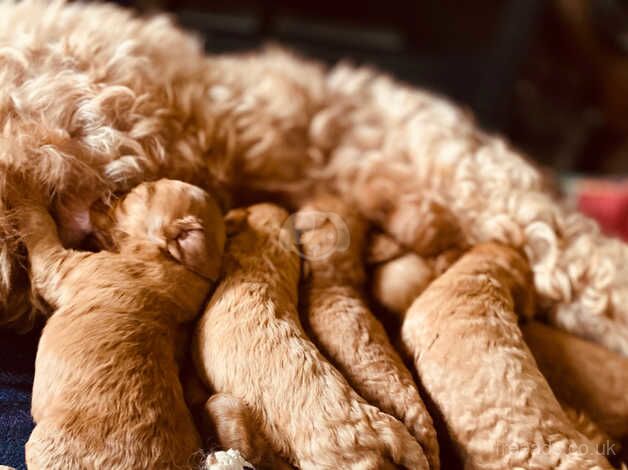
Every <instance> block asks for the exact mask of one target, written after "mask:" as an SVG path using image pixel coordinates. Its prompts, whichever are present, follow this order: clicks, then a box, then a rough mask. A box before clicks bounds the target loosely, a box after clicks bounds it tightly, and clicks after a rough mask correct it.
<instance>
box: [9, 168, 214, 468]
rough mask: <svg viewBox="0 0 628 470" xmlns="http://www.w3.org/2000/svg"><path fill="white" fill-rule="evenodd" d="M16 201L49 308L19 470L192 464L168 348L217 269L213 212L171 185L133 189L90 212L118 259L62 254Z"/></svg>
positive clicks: (49, 227)
mask: <svg viewBox="0 0 628 470" xmlns="http://www.w3.org/2000/svg"><path fill="white" fill-rule="evenodd" d="M19 204H20V205H21V207H20V208H19V209H20V210H19V211H18V212H19V216H20V218H19V221H18V223H19V226H20V230H21V233H23V234H25V235H24V243H25V245H26V248H27V250H28V255H29V260H30V267H31V271H32V277H33V280H34V282H35V288H36V290H37V292H38V293H39V295H41V296H42V297H43V298H44V300H45V301H46V302H48V303H49V304H50V305H51V306H53V308H54V309H55V310H56V311H55V313H54V315H53V316H52V317H51V318H50V320H49V321H48V323H47V325H46V327H45V328H44V331H43V333H42V336H41V340H40V343H39V349H38V352H37V359H36V366H35V381H34V385H33V403H32V414H33V418H34V419H35V422H36V423H37V425H36V427H35V429H34V431H33V433H32V435H31V437H30V439H29V441H28V443H27V445H26V461H27V464H28V467H29V468H30V469H46V470H51V469H60V470H67V469H76V468H92V469H94V468H107V469H121V470H122V469H124V470H128V469H132V468H154V469H158V468H192V467H193V466H195V463H194V462H193V454H194V453H195V452H197V451H198V450H199V448H200V445H201V443H200V439H199V436H198V434H197V432H196V429H195V427H194V424H193V421H192V417H191V415H190V413H189V411H188V409H187V407H186V405H185V402H184V399H183V392H182V387H181V384H180V382H179V370H178V367H177V363H176V360H175V349H176V348H175V343H176V339H177V336H178V334H179V331H178V327H179V326H180V325H181V324H183V323H185V322H189V321H190V320H192V319H193V318H194V317H195V316H196V315H197V313H198V312H199V310H200V309H201V307H202V305H203V302H204V300H205V299H206V297H207V295H208V293H209V290H210V286H211V284H212V281H213V280H215V279H216V277H217V275H218V272H219V269H220V264H221V255H222V250H223V246H224V241H225V233H224V225H223V219H222V216H221V213H220V210H219V208H218V206H217V205H216V203H215V202H214V201H213V199H212V198H211V197H210V196H209V195H208V194H207V193H205V192H204V191H202V190H201V189H199V188H197V187H194V186H191V185H189V184H185V183H182V182H179V181H172V180H160V181H157V182H154V183H144V184H141V185H140V186H137V187H136V188H135V189H133V190H132V191H131V192H130V193H129V194H128V195H127V196H126V197H124V199H123V200H121V201H120V202H119V203H118V204H117V205H116V206H115V207H114V208H113V209H112V210H111V211H110V212H109V214H107V215H106V216H105V215H103V214H94V222H95V225H96V227H97V228H100V229H101V232H100V234H99V235H100V239H101V240H106V242H107V243H109V244H110V248H112V249H114V250H115V252H108V251H101V252H98V253H89V252H77V251H73V250H66V249H64V248H63V246H62V245H61V243H60V241H59V237H58V234H57V228H56V226H55V223H54V221H53V219H52V218H51V217H50V215H49V213H48V212H47V211H46V209H45V208H44V207H43V206H40V205H36V204H33V203H32V202H28V201H24V200H22V201H20V202H19ZM104 222H106V224H105V223H104Z"/></svg>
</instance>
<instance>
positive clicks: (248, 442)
mask: <svg viewBox="0 0 628 470" xmlns="http://www.w3.org/2000/svg"><path fill="white" fill-rule="evenodd" d="M200 418H201V420H200V421H201V433H202V434H203V437H204V438H205V437H206V440H210V441H211V440H213V442H214V443H215V444H217V445H218V447H219V448H221V449H224V450H228V449H235V450H238V451H239V452H240V453H241V454H242V456H243V457H244V458H245V459H246V460H247V461H248V462H251V463H252V464H253V465H255V468H256V469H258V470H265V469H266V470H275V469H276V470H290V469H291V468H292V467H291V466H290V465H288V464H287V463H285V462H284V461H283V460H282V459H281V458H280V457H279V456H278V455H276V454H275V452H274V451H273V450H272V449H271V447H270V445H269V444H268V441H267V440H266V439H265V438H264V436H263V434H262V433H263V430H262V427H261V426H260V424H259V422H258V420H257V418H256V417H255V416H254V415H253V413H252V412H251V410H250V409H249V407H248V406H247V405H246V403H244V401H242V400H240V399H239V398H236V397H234V396H232V395H228V394H226V393H217V394H215V395H213V396H212V397H211V398H209V400H207V402H206V403H205V404H204V405H203V408H202V411H201V416H200Z"/></svg>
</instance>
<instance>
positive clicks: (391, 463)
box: [347, 406, 430, 470]
mask: <svg viewBox="0 0 628 470" xmlns="http://www.w3.org/2000/svg"><path fill="white" fill-rule="evenodd" d="M365 411H366V415H367V417H368V418H367V420H365V421H364V422H362V423H359V424H358V426H357V427H356V433H357V435H356V438H357V443H356V444H357V446H356V451H355V455H354V456H348V457H349V458H348V459H347V460H348V461H349V462H351V464H350V468H352V469H360V470H363V469H364V470H366V469H369V470H370V469H373V470H374V469H388V468H391V469H392V468H405V469H413V470H418V469H421V470H423V469H425V470H428V469H429V468H430V466H429V463H428V460H427V457H426V456H425V453H424V452H423V449H422V448H421V446H420V445H419V443H418V442H417V441H416V440H415V439H414V437H412V435H411V434H410V432H409V431H408V429H407V428H406V427H405V426H404V425H403V424H402V423H401V422H399V421H398V420H397V419H395V418H393V417H392V416H390V415H388V414H386V413H383V412H381V411H379V410H378V409H377V408H374V407H371V406H368V408H367V409H366V410H365Z"/></svg>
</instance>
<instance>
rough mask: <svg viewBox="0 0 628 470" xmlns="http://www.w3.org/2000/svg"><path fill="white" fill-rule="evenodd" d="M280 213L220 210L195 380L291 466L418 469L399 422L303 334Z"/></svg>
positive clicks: (295, 271)
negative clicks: (223, 397)
mask: <svg viewBox="0 0 628 470" xmlns="http://www.w3.org/2000/svg"><path fill="white" fill-rule="evenodd" d="M287 217H288V213H287V212H286V211H284V210H283V209H280V208H279V207H277V206H274V205H270V204H259V205H254V206H251V207H250V208H248V209H239V210H235V211H232V212H231V213H230V214H229V215H228V216H227V226H228V227H231V228H230V231H231V232H233V233H234V236H233V238H231V239H230V241H229V244H228V248H227V250H226V256H225V261H224V263H225V264H224V272H225V277H224V280H223V281H222V283H221V284H220V285H219V286H218V288H217V290H216V292H215V294H214V295H213V297H212V298H211V300H210V302H209V305H208V306H207V309H206V311H205V314H204V315H203V317H202V319H201V320H200V322H199V323H198V325H197V329H196V334H195V342H194V345H193V348H194V349H193V352H194V354H195V359H196V361H197V366H198V369H199V374H200V375H201V378H202V379H203V380H204V381H205V383H206V385H208V386H209V388H210V389H212V390H215V391H217V392H224V393H229V394H231V395H234V396H236V397H238V398H240V399H241V400H243V402H244V403H245V404H246V405H247V406H250V407H251V411H252V412H253V414H254V415H255V416H258V417H259V418H260V422H261V429H260V432H261V433H262V434H263V435H264V437H265V438H266V439H267V440H268V441H269V443H270V445H271V446H272V447H273V449H275V450H276V451H278V452H279V453H280V454H281V455H282V456H283V457H285V458H286V459H287V460H289V461H290V463H292V464H294V465H296V466H297V467H298V468H300V469H301V470H313V469H316V470H321V469H338V468H343V469H361V470H368V469H371V470H375V469H393V468H396V467H395V465H396V464H400V465H403V466H405V467H406V468H409V469H410V468H411V469H420V468H427V462H426V461H425V457H424V455H423V452H422V450H421V447H420V446H419V444H418V443H417V442H416V441H415V440H414V439H413V438H412V436H411V435H410V434H409V433H408V430H407V429H406V428H405V427H404V426H403V424H401V423H400V422H399V421H397V420H396V419H394V418H393V417H391V416H389V415H387V414H385V413H382V412H381V411H380V410H379V409H377V408H376V407H374V406H371V405H369V404H368V403H366V401H364V399H362V398H361V397H360V396H359V395H357V394H356V393H355V391H354V390H353V389H352V388H351V386H350V385H349V384H348V383H347V381H346V380H345V379H344V377H343V376H342V375H341V374H340V373H339V372H338V371H337V370H336V369H335V368H334V367H333V366H332V365H331V364H329V363H328V362H327V361H326V360H325V358H324V357H323V356H322V355H321V353H320V352H319V351H318V350H317V349H316V347H315V346H314V344H312V342H311V341H310V340H309V339H308V338H307V336H306V335H305V333H304V332H303V329H302V327H301V324H300V322H299V317H298V313H297V308H296V306H297V289H298V281H299V270H300V263H299V256H298V254H297V251H296V250H295V249H294V247H293V245H292V243H291V239H290V238H289V237H287V239H285V238H283V237H280V234H281V233H287V232H288V231H285V232H283V231H282V224H283V222H284V221H285V220H286V219H287Z"/></svg>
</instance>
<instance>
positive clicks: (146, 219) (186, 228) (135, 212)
mask: <svg viewBox="0 0 628 470" xmlns="http://www.w3.org/2000/svg"><path fill="white" fill-rule="evenodd" d="M90 216H91V220H92V225H93V226H94V233H95V235H96V239H97V240H98V242H99V244H100V245H101V247H103V248H106V249H110V250H116V251H123V250H125V249H126V248H128V247H133V248H135V249H138V247H140V249H141V246H143V245H144V246H145V245H147V244H148V245H152V246H156V247H158V248H159V249H160V250H161V251H162V252H164V253H166V254H167V255H168V256H170V257H172V258H174V259H175V260H176V261H178V262H180V263H181V264H183V265H184V266H185V267H186V268H188V269H189V270H191V271H193V272H195V273H196V274H199V275H200V276H203V277H205V278H207V279H211V280H215V279H216V278H217V277H218V274H219V271H220V264H221V258H222V252H223V250H224V245H225V236H226V235H225V226H224V222H223V217H222V213H221V211H220V209H219V207H218V204H217V203H216V202H215V201H214V199H213V198H212V197H211V196H210V195H209V194H207V193H206V192H205V191H203V190H202V189H200V188H198V187H196V186H193V185H190V184H187V183H184V182H181V181H175V180H168V179H161V180H159V181H154V182H147V183H142V184H140V185H138V186H136V187H135V188H134V189H133V190H131V191H130V192H129V193H128V194H127V195H126V196H124V197H123V198H122V199H121V200H119V201H118V202H117V203H116V204H115V205H114V206H113V207H111V208H110V209H108V210H106V211H103V210H99V209H98V208H97V207H94V208H93V209H92V211H91V214H90Z"/></svg>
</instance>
